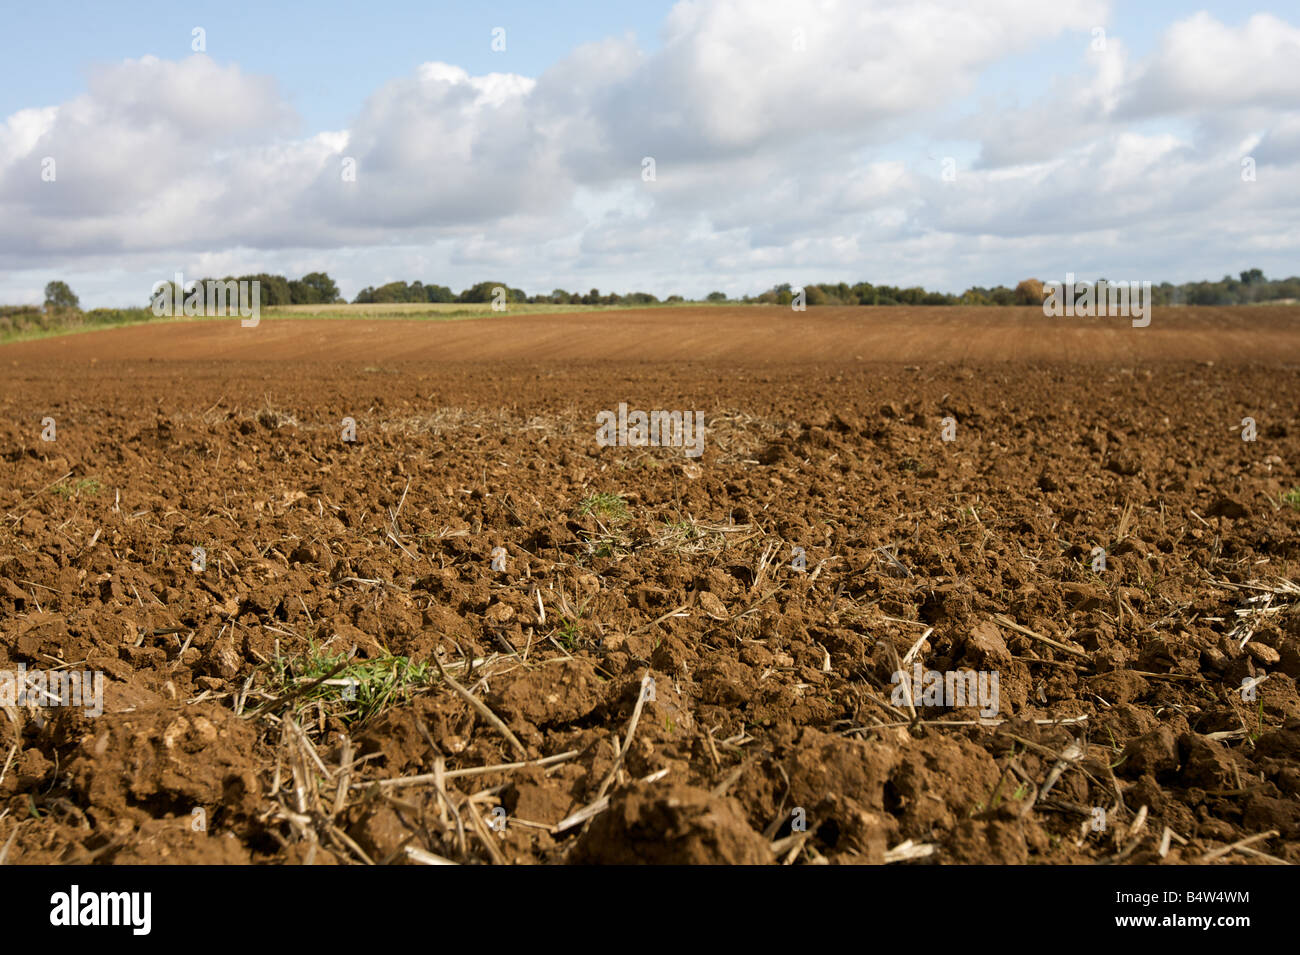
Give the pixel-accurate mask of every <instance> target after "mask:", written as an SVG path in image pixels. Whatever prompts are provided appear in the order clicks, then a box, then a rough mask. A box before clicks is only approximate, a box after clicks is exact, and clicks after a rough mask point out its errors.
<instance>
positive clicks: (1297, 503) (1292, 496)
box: [1282, 487, 1300, 511]
mask: <svg viewBox="0 0 1300 955" xmlns="http://www.w3.org/2000/svg"><path fill="white" fill-rule="evenodd" d="M1282 500H1284V501H1286V502H1287V503H1288V504H1290V505H1291V507H1292V508H1293V509H1295V510H1297V511H1300V487H1293V488H1291V490H1289V491H1287V492H1286V493H1285V494H1283V495H1282Z"/></svg>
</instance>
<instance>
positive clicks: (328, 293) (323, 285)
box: [291, 272, 339, 304]
mask: <svg viewBox="0 0 1300 955" xmlns="http://www.w3.org/2000/svg"><path fill="white" fill-rule="evenodd" d="M298 284H300V285H302V286H305V287H306V288H308V289H311V290H313V291H314V292H315V293H316V298H315V302H325V303H327V304H328V303H330V302H333V301H334V300H335V299H336V298H338V297H339V287H338V286H337V285H335V284H334V280H333V279H332V278H330V277H329V276H328V275H327V274H325V273H324V272H308V273H307V274H306V275H304V276H303V277H302V278H300V279H299V280H298ZM291 288H292V286H291ZM307 304H314V302H309V303H307Z"/></svg>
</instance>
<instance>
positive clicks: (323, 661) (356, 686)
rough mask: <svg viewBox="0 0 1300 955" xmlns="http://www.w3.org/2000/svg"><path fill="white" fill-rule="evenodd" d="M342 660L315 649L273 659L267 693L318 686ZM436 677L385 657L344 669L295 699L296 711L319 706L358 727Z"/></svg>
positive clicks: (428, 669) (426, 667)
mask: <svg viewBox="0 0 1300 955" xmlns="http://www.w3.org/2000/svg"><path fill="white" fill-rule="evenodd" d="M345 659H347V654H344V653H328V652H326V651H324V650H321V649H320V648H318V647H316V646H312V647H311V648H310V649H309V650H308V651H307V652H306V653H304V654H302V655H301V656H298V657H292V658H290V657H284V656H277V657H276V658H275V659H274V660H273V661H272V662H271V688H270V689H271V692H273V693H275V694H276V695H283V694H285V693H289V692H292V691H293V690H294V689H295V688H296V687H299V686H302V685H303V684H304V683H311V682H312V681H313V680H319V679H320V678H321V677H322V676H324V675H325V674H327V673H329V672H330V671H331V670H332V669H334V667H336V666H338V665H339V664H340V663H341V662H343V661H344V660H345ZM437 672H438V671H437V669H436V668H435V667H434V666H433V665H432V664H429V663H412V662H411V660H410V659H409V658H408V657H402V656H395V655H393V654H391V653H385V655H384V656H382V657H378V658H377V659H374V660H357V661H355V662H353V663H351V664H349V665H348V666H345V667H344V668H343V669H342V670H340V671H339V672H338V673H335V674H334V676H332V677H330V679H328V680H326V681H325V682H324V683H322V684H320V685H319V686H316V687H313V688H312V689H311V690H309V691H308V692H306V693H304V694H303V695H302V696H300V697H298V699H297V705H298V706H301V705H302V704H304V703H319V704H320V705H321V706H323V707H324V708H325V711H326V712H327V713H329V714H330V715H332V716H335V717H337V718H338V719H340V720H342V721H343V722H344V723H347V724H350V725H360V724H362V723H365V722H367V721H368V720H370V719H372V718H373V717H375V716H377V715H378V714H380V713H381V712H383V711H384V710H386V709H388V708H389V707H391V706H394V705H396V704H397V703H404V702H407V701H409V700H410V699H411V698H412V697H413V696H414V695H415V694H416V693H417V692H419V691H420V690H423V689H425V688H427V687H429V686H432V685H433V682H434V677H435V676H436V675H437Z"/></svg>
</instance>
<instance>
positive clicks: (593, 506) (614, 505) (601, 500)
mask: <svg viewBox="0 0 1300 955" xmlns="http://www.w3.org/2000/svg"><path fill="white" fill-rule="evenodd" d="M578 513H579V514H581V515H582V516H583V517H586V516H587V515H588V514H595V515H596V516H597V517H603V518H604V519H605V520H607V521H611V522H613V521H625V520H627V517H628V514H627V501H625V500H623V496H622V495H621V494H609V493H603V492H602V493H600V494H593V495H591V497H589V498H587V499H585V500H584V501H583V502H582V503H581V504H579V505H578Z"/></svg>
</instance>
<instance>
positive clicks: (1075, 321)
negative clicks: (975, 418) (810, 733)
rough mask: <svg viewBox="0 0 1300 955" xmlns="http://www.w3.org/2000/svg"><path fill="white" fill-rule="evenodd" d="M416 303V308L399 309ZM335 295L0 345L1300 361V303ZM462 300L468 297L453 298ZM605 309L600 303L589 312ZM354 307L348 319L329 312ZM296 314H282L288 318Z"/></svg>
mask: <svg viewBox="0 0 1300 955" xmlns="http://www.w3.org/2000/svg"><path fill="white" fill-rule="evenodd" d="M404 307H406V308H411V306H404ZM396 308H398V307H397V306H389V305H379V306H365V305H360V306H358V305H347V306H336V307H335V308H334V309H333V311H332V318H331V317H328V316H329V314H330V313H327V314H326V315H324V316H323V315H321V314H316V313H312V312H311V311H309V310H307V309H302V308H299V309H295V310H293V311H292V312H291V313H290V314H289V315H286V314H285V311H284V310H281V309H270V310H267V311H266V312H264V313H263V315H262V320H261V323H260V324H259V325H258V326H257V327H256V328H243V327H241V325H240V323H239V320H238V319H237V318H223V319H191V320H187V321H180V320H166V321H159V322H157V323H154V326H149V325H139V326H137V327H134V328H121V329H117V330H113V331H110V332H106V333H105V334H103V335H95V336H87V335H69V336H61V337H47V338H46V339H44V340H42V341H30V342H15V343H10V344H7V345H4V346H3V349H2V350H0V357H3V358H6V359H9V360H19V359H24V360H39V359H46V358H53V359H68V360H82V361H88V360H95V361H110V360H113V359H119V360H125V361H138V360H152V361H186V360H189V361H196V360H197V361H202V360H205V359H219V360H222V361H230V360H254V361H258V362H264V361H283V362H298V361H328V362H334V361H364V362H370V363H387V362H400V361H423V362H460V361H479V362H483V361H487V362H494V361H502V362H513V361H561V362H565V361H570V362H579V363H584V364H585V363H600V362H606V361H631V362H665V361H724V362H760V363H763V364H788V363H791V362H830V363H835V364H849V365H856V364H857V363H859V362H876V361H902V362H912V363H918V364H919V363H921V362H928V361H992V362H1004V361H1013V362H1014V361H1132V360H1144V361H1161V360H1175V361H1177V360H1182V361H1186V360H1196V361H1225V360H1235V361H1272V362H1295V361H1300V308H1297V307H1295V306H1278V307H1275V308H1270V309H1260V308H1252V307H1250V306H1233V307H1224V308H1217V307H1208V306H1207V307H1185V308H1177V309H1168V310H1161V309H1157V310H1156V312H1155V313H1154V316H1153V318H1152V322H1151V325H1150V327H1148V328H1133V327H1131V325H1130V323H1129V321H1128V320H1127V319H1122V318H1118V319H1117V318H1048V317H1046V316H1044V315H1043V313H1042V311H1041V310H1040V309H1036V308H998V307H993V306H969V307H967V306H915V307H913V306H891V307H871V306H854V307H831V306H827V307H822V308H810V309H809V310H808V311H806V312H792V311H791V310H790V309H789V308H784V307H780V306H775V305H770V306H764V305H733V306H707V307H701V306H689V307H685V308H640V309H614V308H600V307H590V306H589V307H586V308H582V307H575V306H555V305H552V306H547V305H531V306H528V305H524V306H512V307H511V308H510V309H509V310H508V311H506V312H492V311H490V310H489V311H486V312H483V313H482V317H483V320H482V321H465V322H462V321H451V320H449V319H455V318H458V317H465V318H472V317H474V316H472V315H465V316H457V315H456V314H455V312H454V308H456V307H448V306H437V305H430V306H423V307H419V306H416V308H418V309H419V311H418V312H416V313H415V314H414V315H403V314H401V313H399V312H397V311H395V309H396ZM459 308H464V306H459ZM597 312H601V313H603V314H596V313H597ZM349 315H350V316H353V320H352V321H336V320H333V319H337V318H342V317H345V316H349ZM287 319H291V320H287Z"/></svg>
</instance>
